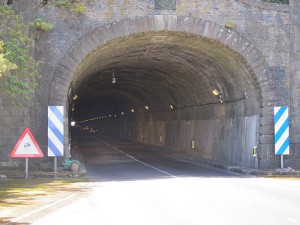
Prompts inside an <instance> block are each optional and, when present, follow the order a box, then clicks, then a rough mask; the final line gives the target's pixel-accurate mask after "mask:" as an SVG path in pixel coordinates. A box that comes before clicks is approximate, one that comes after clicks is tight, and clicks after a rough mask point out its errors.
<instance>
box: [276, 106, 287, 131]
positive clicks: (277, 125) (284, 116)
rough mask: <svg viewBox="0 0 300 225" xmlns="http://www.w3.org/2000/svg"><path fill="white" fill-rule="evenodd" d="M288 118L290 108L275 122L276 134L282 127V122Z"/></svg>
mask: <svg viewBox="0 0 300 225" xmlns="http://www.w3.org/2000/svg"><path fill="white" fill-rule="evenodd" d="M287 118H288V110H285V112H284V113H283V114H282V116H281V117H280V119H279V120H278V121H277V123H276V124H275V134H276V133H277V132H278V130H279V129H280V128H281V126H282V124H283V123H284V122H285V121H286V119H287Z"/></svg>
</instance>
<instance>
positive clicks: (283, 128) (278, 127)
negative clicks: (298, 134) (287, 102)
mask: <svg viewBox="0 0 300 225" xmlns="http://www.w3.org/2000/svg"><path fill="white" fill-rule="evenodd" d="M274 126H275V132H274V133H275V155H280V157H281V169H283V155H289V153H290V147H289V144H290V136H289V111H288V107H287V106H282V107H274Z"/></svg>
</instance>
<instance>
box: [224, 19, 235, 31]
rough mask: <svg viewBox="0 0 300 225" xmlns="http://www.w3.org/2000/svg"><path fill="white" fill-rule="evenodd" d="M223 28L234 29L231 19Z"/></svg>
mask: <svg viewBox="0 0 300 225" xmlns="http://www.w3.org/2000/svg"><path fill="white" fill-rule="evenodd" d="M224 26H225V27H227V28H228V29H232V28H233V27H234V20H233V19H230V20H228V21H227V23H226V24H225V25H224Z"/></svg>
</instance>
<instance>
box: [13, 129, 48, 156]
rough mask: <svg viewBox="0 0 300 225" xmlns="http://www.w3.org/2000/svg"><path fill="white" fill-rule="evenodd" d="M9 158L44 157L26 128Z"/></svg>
mask: <svg viewBox="0 0 300 225" xmlns="http://www.w3.org/2000/svg"><path fill="white" fill-rule="evenodd" d="M10 157H11V158H41V157H44V154H43V152H42V151H41V149H40V147H39V146H38V144H37V142H36V140H35V138H34V137H33V135H32V133H31V132H30V130H29V128H26V129H25V130H24V132H23V134H22V135H21V137H20V139H19V141H18V142H17V144H16V146H15V147H14V149H13V150H12V152H11V153H10Z"/></svg>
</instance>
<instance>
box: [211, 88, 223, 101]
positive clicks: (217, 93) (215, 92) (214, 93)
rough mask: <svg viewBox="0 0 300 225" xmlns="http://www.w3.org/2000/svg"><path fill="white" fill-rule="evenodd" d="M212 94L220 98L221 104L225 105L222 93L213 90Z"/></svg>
mask: <svg viewBox="0 0 300 225" xmlns="http://www.w3.org/2000/svg"><path fill="white" fill-rule="evenodd" d="M212 93H213V95H214V96H216V97H219V102H220V103H223V99H222V94H221V92H220V91H218V90H217V89H214V90H212Z"/></svg>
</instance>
